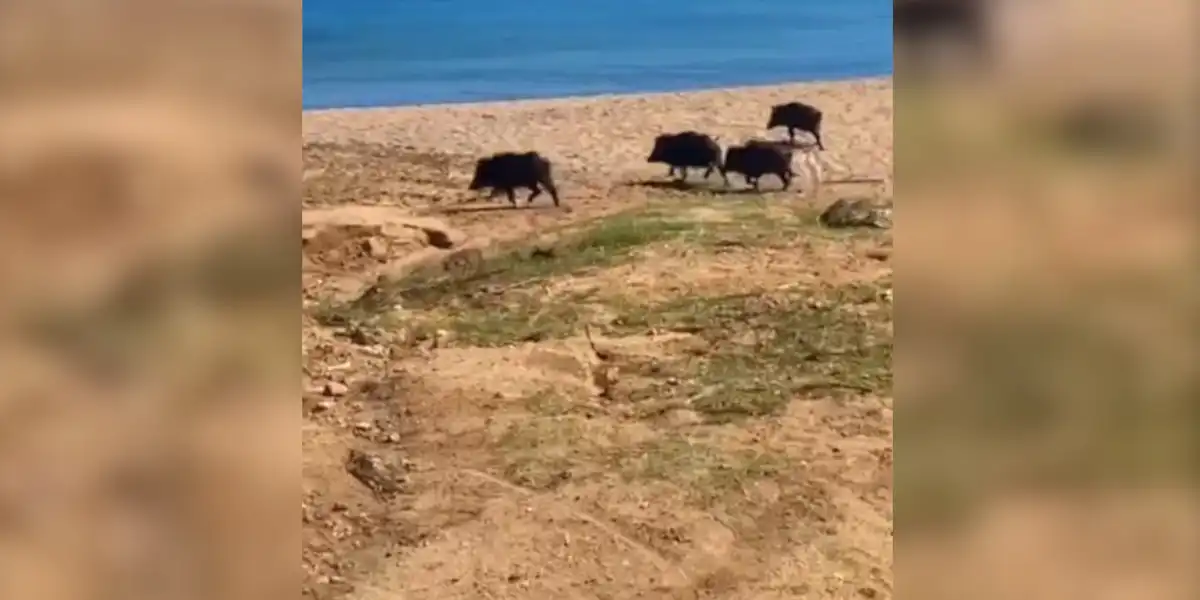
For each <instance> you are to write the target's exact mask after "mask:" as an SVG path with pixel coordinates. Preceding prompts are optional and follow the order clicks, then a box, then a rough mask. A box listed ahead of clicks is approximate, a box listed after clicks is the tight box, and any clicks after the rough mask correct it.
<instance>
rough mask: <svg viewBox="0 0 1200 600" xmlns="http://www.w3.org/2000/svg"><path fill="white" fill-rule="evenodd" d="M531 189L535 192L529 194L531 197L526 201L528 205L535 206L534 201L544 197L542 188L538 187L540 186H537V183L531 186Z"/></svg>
mask: <svg viewBox="0 0 1200 600" xmlns="http://www.w3.org/2000/svg"><path fill="white" fill-rule="evenodd" d="M529 189H531V190H533V193H532V194H529V197H528V198H526V199H525V204H526V205H529V204H533V199H534V198H537V197H538V196H541V195H542V188H541V187H540V186H538V184H536V183H534V184H533V185H531V186H529Z"/></svg>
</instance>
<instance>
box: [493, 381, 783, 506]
mask: <svg viewBox="0 0 1200 600" xmlns="http://www.w3.org/2000/svg"><path fill="white" fill-rule="evenodd" d="M547 398H548V397H545V396H541V395H534V396H531V398H530V400H529V401H530V402H533V403H537V404H538V406H537V408H539V409H544V408H546V407H545V406H542V403H544V402H547V401H549V400H548V399H547ZM554 404H555V407H554V408H553V409H552V410H550V411H548V412H542V415H541V416H532V415H531V416H530V418H527V419H521V420H518V421H515V422H513V423H512V424H511V425H509V426H508V427H507V428H506V429H505V430H504V432H503V433H501V434H500V435H499V436H497V437H496V438H495V440H494V443H495V447H496V449H497V450H498V452H497V457H498V458H499V459H500V469H501V471H502V473H503V475H504V477H505V478H506V479H507V480H509V481H512V482H513V483H515V484H517V485H520V486H522V487H526V488H529V489H537V490H550V489H554V488H557V487H558V486H560V485H562V484H563V483H566V482H568V481H585V480H588V479H593V478H596V477H606V476H608V475H610V474H612V473H617V474H619V475H620V477H622V478H624V479H625V480H627V481H645V480H656V481H664V482H668V483H671V484H674V485H677V486H679V487H680V489H682V490H685V491H686V492H687V493H688V494H689V495H691V496H693V497H694V498H695V499H696V500H697V501H698V503H699V504H702V505H712V504H714V503H715V502H717V501H718V500H719V499H720V498H721V497H724V496H726V495H728V494H730V493H740V492H741V491H742V490H744V489H745V487H746V486H747V484H749V483H752V482H754V481H757V480H761V479H772V478H778V477H781V476H783V475H786V474H788V473H789V472H791V470H792V465H790V464H789V463H788V460H787V458H786V457H785V456H783V455H779V454H773V453H765V452H761V451H757V450H751V449H743V448H739V449H723V448H720V447H717V446H715V445H713V444H711V443H706V442H701V441H696V440H693V439H690V438H688V437H686V436H683V435H678V434H668V435H666V436H664V437H662V438H658V439H652V440H648V441H642V442H639V443H635V444H628V443H622V442H621V440H620V439H614V437H613V436H614V435H615V432H614V430H612V429H609V428H607V427H606V426H604V425H603V423H604V420H599V421H595V420H589V419H587V418H585V417H581V416H578V415H571V414H566V413H559V414H553V415H552V413H556V412H558V411H562V410H567V409H566V408H564V407H562V406H561V405H559V404H557V402H555V403H554ZM551 415H552V416H551Z"/></svg>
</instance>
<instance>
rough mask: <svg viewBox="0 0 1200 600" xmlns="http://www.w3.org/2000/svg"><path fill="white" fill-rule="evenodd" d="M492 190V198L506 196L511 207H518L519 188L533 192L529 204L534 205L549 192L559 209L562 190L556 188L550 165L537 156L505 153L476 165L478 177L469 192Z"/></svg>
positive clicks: (544, 159) (483, 159) (533, 153)
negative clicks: (559, 197) (535, 200)
mask: <svg viewBox="0 0 1200 600" xmlns="http://www.w3.org/2000/svg"><path fill="white" fill-rule="evenodd" d="M483 188H491V189H492V194H491V197H495V196H496V195H498V194H500V193H504V194H505V195H506V196H507V197H508V201H509V203H511V204H512V205H513V206H516V205H517V196H516V193H515V190H516V189H517V188H528V189H530V190H532V191H533V193H532V194H529V198H528V199H526V201H525V202H526V203H527V204H528V203H531V202H533V199H534V198H537V197H538V196H539V195H541V193H542V189H543V188H545V190H546V191H547V192H550V197H551V198H553V199H554V205H555V206H559V201H558V188H557V187H556V186H555V185H554V177H553V175H552V173H551V169H550V161H549V160H548V159H547V158H545V157H544V156H542V155H540V154H538V153H537V152H523V153H518V152H502V153H499V154H493V155H492V156H489V157H487V158H481V159H479V160H478V161H477V162H476V163H475V176H474V177H473V178H472V179H471V184H470V185H469V186H467V189H469V190H471V191H476V190H481V189H483Z"/></svg>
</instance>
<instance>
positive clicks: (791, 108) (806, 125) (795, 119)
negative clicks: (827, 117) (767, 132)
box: [767, 102, 825, 150]
mask: <svg viewBox="0 0 1200 600" xmlns="http://www.w3.org/2000/svg"><path fill="white" fill-rule="evenodd" d="M822 120H824V115H823V114H822V113H821V110H820V109H818V108H817V107H815V106H809V105H807V104H805V103H803V102H789V103H787V104H778V105H776V106H774V107H772V108H771V117H770V118H769V119H768V120H767V129H775V128H776V127H787V130H788V141H790V142H791V143H793V144H795V143H796V132H797V131H805V132H808V133H811V134H812V136H813V138H815V139H816V141H817V148H818V149H821V150H824V149H825V144H824V142H822V141H821V121H822Z"/></svg>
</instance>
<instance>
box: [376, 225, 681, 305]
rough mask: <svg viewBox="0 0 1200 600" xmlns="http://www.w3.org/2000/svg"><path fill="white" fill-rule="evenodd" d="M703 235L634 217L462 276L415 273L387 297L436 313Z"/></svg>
mask: <svg viewBox="0 0 1200 600" xmlns="http://www.w3.org/2000/svg"><path fill="white" fill-rule="evenodd" d="M689 234H690V235H701V234H703V226H702V225H701V224H698V223H695V222H692V221H685V220H678V219H669V218H665V217H663V216H661V215H657V214H653V213H648V212H639V213H636V214H625V215H618V216H616V217H612V218H609V219H605V220H603V221H600V222H599V223H598V224H596V225H594V226H593V227H591V228H588V229H585V230H582V231H579V232H577V233H575V234H572V235H568V236H567V237H566V238H565V239H563V240H561V241H559V242H558V243H556V244H554V245H552V246H551V245H548V246H546V247H544V248H534V249H532V250H530V249H528V248H526V247H525V246H521V247H516V248H512V249H509V250H507V251H504V252H501V253H499V254H497V255H495V256H493V257H491V258H488V259H485V260H484V261H483V262H482V263H481V264H480V265H479V266H478V268H477V269H476V270H475V272H474V273H472V274H469V275H467V276H465V277H452V276H441V275H436V276H430V275H429V274H428V273H415V274H413V275H412V276H410V277H407V278H405V279H402V280H400V281H398V282H396V283H395V284H394V287H393V289H392V290H391V293H392V295H393V296H394V297H395V298H396V299H397V300H398V301H399V302H400V303H401V304H403V305H404V306H405V307H406V308H411V309H416V310H429V309H435V308H437V307H439V306H443V305H445V304H446V303H447V302H449V301H451V300H453V299H463V298H466V299H472V298H475V297H477V296H480V295H482V294H486V295H496V293H497V292H503V291H507V290H510V289H517V288H521V287H528V286H530V285H533V284H536V283H538V282H541V281H545V280H548V279H551V278H554V277H560V276H565V275H572V274H578V273H580V272H582V271H585V270H590V269H598V268H604V267H608V266H612V265H614V264H617V263H619V262H621V261H624V260H628V259H630V258H632V257H633V256H634V255H635V254H636V252H637V251H638V250H639V249H641V248H644V247H646V246H649V245H651V244H655V243H659V242H664V241H668V240H674V239H680V238H685V237H687V236H689Z"/></svg>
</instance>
